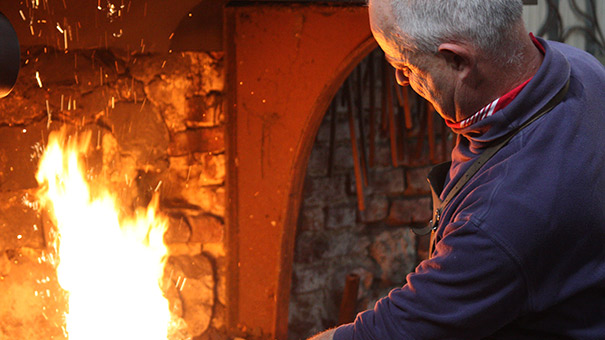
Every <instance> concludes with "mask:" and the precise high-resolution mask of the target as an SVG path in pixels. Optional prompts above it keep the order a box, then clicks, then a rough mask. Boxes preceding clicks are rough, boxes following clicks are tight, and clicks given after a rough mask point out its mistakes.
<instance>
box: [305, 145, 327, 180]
mask: <svg viewBox="0 0 605 340" xmlns="http://www.w3.org/2000/svg"><path fill="white" fill-rule="evenodd" d="M328 155H329V150H328V148H327V147H326V148H314V149H313V151H312V152H311V156H310V157H309V163H308V164H307V174H308V175H309V176H313V177H319V176H327V175H328V167H329V166H330V164H329V156H328Z"/></svg>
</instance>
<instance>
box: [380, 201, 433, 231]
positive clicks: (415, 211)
mask: <svg viewBox="0 0 605 340" xmlns="http://www.w3.org/2000/svg"><path fill="white" fill-rule="evenodd" d="M431 214H432V206H431V199H430V197H419V198H409V199H398V200H395V201H393V202H392V203H391V209H390V211H389V216H388V218H387V223H388V224H389V225H397V226H400V225H409V224H412V223H427V222H428V221H429V220H430V219H431V217H432V216H431Z"/></svg>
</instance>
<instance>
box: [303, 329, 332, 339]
mask: <svg viewBox="0 0 605 340" xmlns="http://www.w3.org/2000/svg"><path fill="white" fill-rule="evenodd" d="M335 331H336V328H333V329H329V330H327V331H325V332H323V333H319V334H317V335H316V336H314V337H311V338H309V339H308V340H332V339H333V337H334V332H335Z"/></svg>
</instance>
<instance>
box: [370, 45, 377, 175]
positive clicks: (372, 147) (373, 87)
mask: <svg viewBox="0 0 605 340" xmlns="http://www.w3.org/2000/svg"><path fill="white" fill-rule="evenodd" d="M368 88H369V92H370V93H369V105H370V107H369V110H370V111H369V112H368V119H369V123H370V131H369V136H368V137H369V139H370V141H369V144H370V145H369V150H368V152H369V155H368V157H369V159H368V165H369V166H370V168H372V167H374V165H375V162H376V118H375V117H374V110H375V109H376V107H375V106H376V98H375V95H376V80H375V79H374V53H370V55H369V56H368Z"/></svg>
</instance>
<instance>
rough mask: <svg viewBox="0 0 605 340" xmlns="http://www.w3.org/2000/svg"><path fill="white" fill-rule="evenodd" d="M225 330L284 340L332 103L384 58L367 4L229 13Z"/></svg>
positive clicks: (263, 7) (247, 6) (247, 8)
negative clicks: (312, 176)
mask: <svg viewBox="0 0 605 340" xmlns="http://www.w3.org/2000/svg"><path fill="white" fill-rule="evenodd" d="M224 42H225V52H226V53H225V57H226V62H227V64H226V65H227V96H228V97H227V98H226V101H225V102H226V103H225V105H226V107H225V112H226V116H227V137H226V144H227V145H226V147H227V158H228V164H227V167H228V169H227V198H228V207H229V208H228V210H229V211H228V213H227V219H226V223H227V229H228V233H227V251H228V258H229V263H228V276H227V298H228V303H227V323H228V326H229V328H230V329H231V330H232V331H234V332H236V331H239V332H244V333H247V334H251V335H252V336H255V337H259V338H276V339H286V338H287V329H288V304H289V298H290V283H291V282H290V281H291V273H292V258H293V251H294V240H295V233H296V221H297V218H298V211H299V206H300V201H301V196H302V186H303V181H304V177H305V172H306V167H307V166H306V165H307V161H308V158H309V155H310V153H311V149H312V146H313V142H314V140H315V135H316V134H317V130H318V128H319V125H320V123H321V121H322V119H323V116H324V113H325V111H326V109H327V108H328V106H329V104H330V102H331V99H332V97H333V96H334V94H335V93H336V92H337V90H338V88H339V87H340V85H341V84H342V82H343V81H344V79H345V78H346V77H347V76H348V74H349V73H350V71H351V70H352V69H353V68H354V67H355V66H356V65H357V64H358V63H359V62H360V61H361V60H362V59H363V57H364V56H365V55H367V54H368V53H369V52H370V51H372V50H373V49H374V48H376V46H377V45H376V43H375V41H374V39H373V38H372V36H371V32H370V28H369V22H368V15H367V8H366V7H365V6H363V5H361V4H327V3H323V4H322V3H305V4H302V3H292V2H287V3H258V2H254V3H251V2H237V3H230V4H228V6H227V7H226V8H225V38H224Z"/></svg>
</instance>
